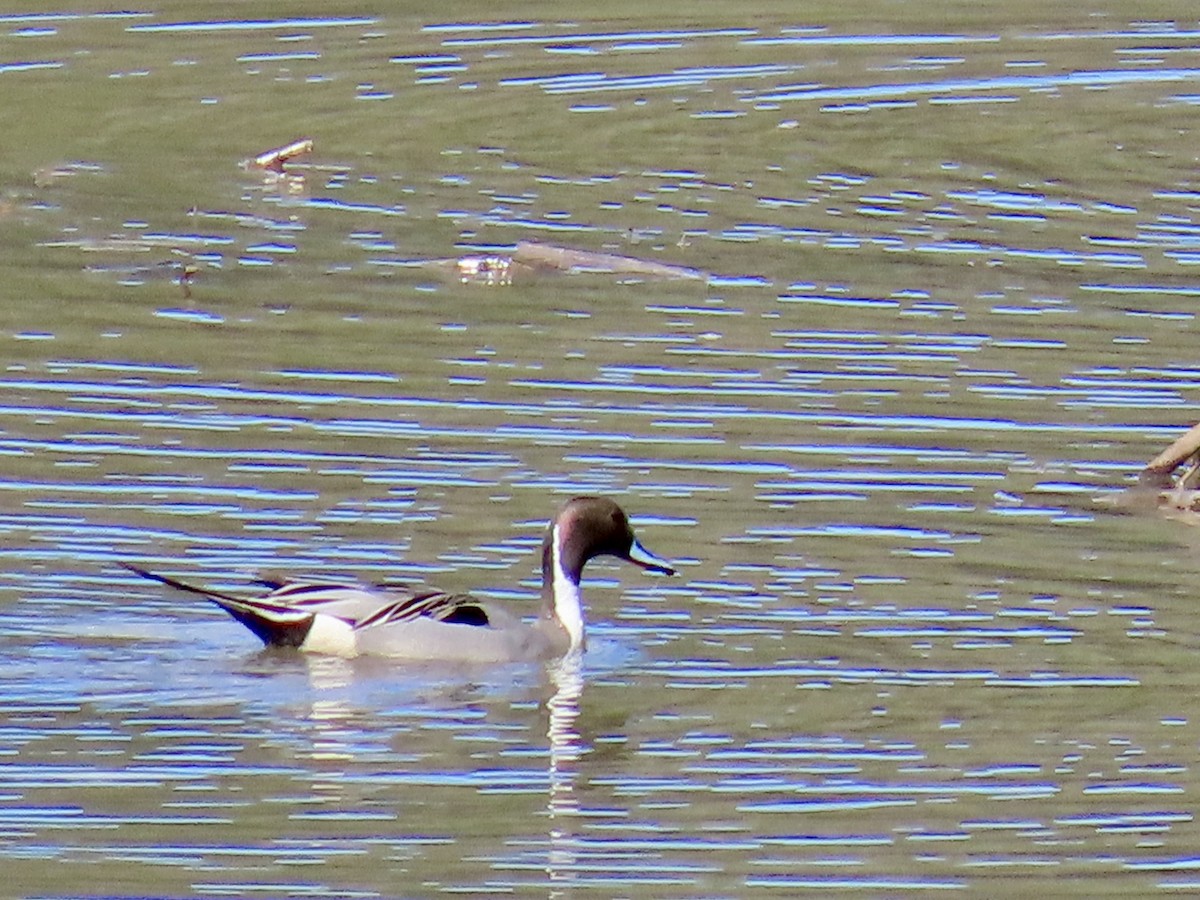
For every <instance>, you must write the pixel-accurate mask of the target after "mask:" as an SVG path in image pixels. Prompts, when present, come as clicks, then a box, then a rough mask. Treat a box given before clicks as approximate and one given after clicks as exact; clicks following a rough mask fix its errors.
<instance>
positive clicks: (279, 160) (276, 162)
mask: <svg viewBox="0 0 1200 900" xmlns="http://www.w3.org/2000/svg"><path fill="white" fill-rule="evenodd" d="M312 149H313V142H312V138H300V140H298V141H292V142H291V143H290V144H284V145H283V146H282V147H276V148H275V149H273V150H267V151H264V152H263V153H260V154H258V156H256V157H254V158H253V159H248V160H246V161H245V162H244V163H243V165H244V166H246V167H247V168H255V169H266V170H267V171H268V172H276V173H279V174H283V167H284V165H285V164H286V163H287V162H289V161H290V160H293V159H295V158H296V157H297V156H304V155H305V154H308V153H312Z"/></svg>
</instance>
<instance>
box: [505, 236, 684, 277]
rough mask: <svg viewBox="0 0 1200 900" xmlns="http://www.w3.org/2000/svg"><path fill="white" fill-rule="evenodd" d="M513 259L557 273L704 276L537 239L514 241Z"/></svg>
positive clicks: (666, 264) (632, 258) (667, 266)
mask: <svg viewBox="0 0 1200 900" xmlns="http://www.w3.org/2000/svg"><path fill="white" fill-rule="evenodd" d="M513 260H515V261H516V262H519V263H524V264H525V265H527V266H531V267H533V268H536V269H547V270H551V271H557V272H605V273H611V274H617V275H646V276H648V277H650V278H687V279H692V280H700V279H704V278H706V277H707V276H706V275H705V274H704V273H703V272H701V271H700V270H699V269H693V268H690V267H688V266H674V265H671V264H669V263H661V262H656V261H654V260H651V259H639V258H637V257H636V256H621V255H619V254H616V253H595V252H593V251H591V250H575V249H573V248H571V247H556V246H554V245H552V244H542V243H539V242H537V241H518V242H517V249H516V250H514V251H513Z"/></svg>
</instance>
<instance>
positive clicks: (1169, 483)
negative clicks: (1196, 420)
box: [1130, 425, 1200, 512]
mask: <svg viewBox="0 0 1200 900" xmlns="http://www.w3.org/2000/svg"><path fill="white" fill-rule="evenodd" d="M1177 472H1178V474H1176V473H1177ZM1137 495H1141V496H1143V497H1153V498H1154V499H1155V501H1156V502H1157V505H1158V506H1159V507H1160V508H1163V509H1172V510H1187V511H1189V512H1196V511H1200V425H1193V426H1192V427H1191V428H1189V429H1188V430H1187V431H1186V432H1184V433H1183V434H1182V435H1180V436H1179V437H1178V438H1176V439H1175V441H1174V442H1173V443H1172V444H1171V446H1169V447H1168V448H1167V449H1166V450H1164V451H1163V452H1162V453H1160V454H1158V456H1156V457H1154V459H1152V460H1150V462H1148V463H1146V465H1145V466H1144V467H1143V469H1142V471H1141V472H1139V473H1138V482H1137V486H1136V487H1135V488H1134V489H1133V491H1132V492H1130V498H1131V499H1134V500H1135V501H1136V496H1137Z"/></svg>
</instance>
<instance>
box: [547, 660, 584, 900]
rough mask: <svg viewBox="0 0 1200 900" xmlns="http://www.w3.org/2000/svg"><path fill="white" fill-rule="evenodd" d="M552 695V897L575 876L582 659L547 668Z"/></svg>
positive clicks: (549, 863)
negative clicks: (574, 823)
mask: <svg viewBox="0 0 1200 900" xmlns="http://www.w3.org/2000/svg"><path fill="white" fill-rule="evenodd" d="M549 675H550V680H551V682H552V683H553V684H554V688H555V690H554V695H553V696H552V697H551V698H550V699H549V701H547V703H546V708H547V710H548V712H549V724H548V726H547V729H546V736H547V737H548V738H549V739H550V772H549V775H550V778H549V783H550V797H549V807H548V808H549V811H550V851H549V856H548V858H547V860H546V874H547V875H548V876H549V878H550V883H551V885H552V886H558V887H555V888H554V889H552V890H551V893H550V896H551V897H559V896H562V895H563V890H562V888H564V887H566V886H567V885H568V884H569V883H570V882H571V881H572V880H573V879H574V875H575V861H576V860H575V856H576V853H575V850H576V843H577V842H576V837H575V833H574V826H573V822H574V819H575V818H576V816H577V814H578V812H579V799H578V797H577V796H576V794H575V778H576V768H577V764H578V760H579V757H580V755H581V754H582V752H583V747H582V742H581V740H580V737H579V730H578V727H577V722H578V719H579V699H580V697H581V696H582V694H583V671H582V657H581V654H579V653H568V654H567V655H566V656H565V657H563V658H562V659H561V660H559V661H558V662H556V663H554V664H553V665H552V666H550V668H549Z"/></svg>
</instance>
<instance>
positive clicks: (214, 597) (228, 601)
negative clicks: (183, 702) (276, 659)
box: [121, 562, 315, 647]
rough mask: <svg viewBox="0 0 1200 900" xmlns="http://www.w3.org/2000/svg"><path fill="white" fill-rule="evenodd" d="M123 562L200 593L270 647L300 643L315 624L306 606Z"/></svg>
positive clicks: (178, 587) (148, 575)
mask: <svg viewBox="0 0 1200 900" xmlns="http://www.w3.org/2000/svg"><path fill="white" fill-rule="evenodd" d="M121 566H122V567H123V568H125V569H128V570H129V571H130V572H133V573H134V574H135V575H140V576H142V577H143V578H148V579H149V580H151V581H157V582H158V583H159V584H165V585H167V587H173V588H175V589H176V590H180V591H187V592H188V593H189V594H199V595H200V596H201V597H204V598H205V599H206V600H209V601H210V602H212V603H215V604H216V605H217V606H219V607H221V609H223V610H225V612H227V613H229V615H231V616H233V618H235V619H237V620H238V621H239V622H241V623H242V624H243V625H245V626H246V627H247V628H249V629H250V630H251V631H252V632H254V635H255V636H256V637H257V638H258V639H259V640H260V641H262V642H263V643H264V644H266V645H267V646H268V647H299V646H301V645H302V644H303V643H304V639H305V638H307V637H308V633H309V631H310V630H311V629H312V626H313V619H314V618H315V617H314V614H313V613H311V612H307V611H305V610H296V609H290V608H289V607H286V606H282V605H280V604H278V603H272V602H271V601H270V600H269V599H262V600H247V599H243V598H242V597H235V596H233V595H232V594H226V593H224V592H223V591H215V590H213V589H211V588H206V587H200V586H199V585H195V584H188V583H187V582H186V581H180V580H178V579H177V578H172V577H171V576H169V575H160V574H158V573H157V572H151V571H150V570H149V569H143V568H142V567H141V566H135V565H133V563H127V562H122V563H121Z"/></svg>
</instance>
